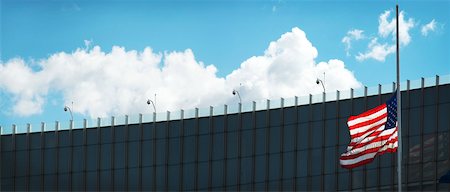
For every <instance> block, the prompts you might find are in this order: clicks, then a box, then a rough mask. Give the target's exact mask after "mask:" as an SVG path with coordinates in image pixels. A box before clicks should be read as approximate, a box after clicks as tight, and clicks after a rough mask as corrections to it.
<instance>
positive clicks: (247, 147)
mask: <svg viewBox="0 0 450 192" xmlns="http://www.w3.org/2000/svg"><path fill="white" fill-rule="evenodd" d="M253 139H254V138H253V130H251V129H250V130H244V131H242V136H241V142H242V143H241V150H242V151H241V155H242V157H250V156H252V155H253Z"/></svg>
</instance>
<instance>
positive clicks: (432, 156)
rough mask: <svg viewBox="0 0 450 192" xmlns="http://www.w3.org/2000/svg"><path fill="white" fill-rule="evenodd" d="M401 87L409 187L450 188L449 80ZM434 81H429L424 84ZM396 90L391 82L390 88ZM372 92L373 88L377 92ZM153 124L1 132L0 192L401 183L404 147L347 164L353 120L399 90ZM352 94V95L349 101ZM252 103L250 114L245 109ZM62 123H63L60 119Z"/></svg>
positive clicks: (298, 188)
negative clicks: (342, 161)
mask: <svg viewBox="0 0 450 192" xmlns="http://www.w3.org/2000/svg"><path fill="white" fill-rule="evenodd" d="M428 83H429V82H425V80H424V79H422V80H421V86H419V87H415V88H414V89H412V88H411V87H410V83H409V81H408V84H407V87H406V88H404V89H403V90H404V91H402V124H403V129H402V140H403V142H402V143H403V181H404V182H403V189H405V190H432V191H436V190H442V191H448V190H450V184H449V183H439V182H438V180H439V178H440V177H441V176H442V175H445V174H446V173H447V171H449V170H450V157H449V154H450V152H449V151H450V145H449V143H450V139H449V130H450V84H448V83H447V84H442V83H439V78H436V83H435V84H434V85H433V83H431V84H432V85H428ZM426 85H428V86H426ZM390 89H392V88H390ZM369 91H370V90H369ZM375 92H378V93H376V94H372V95H368V94H367V88H366V89H365V90H364V93H363V94H362V95H361V96H359V97H355V96H354V94H355V93H354V91H350V93H349V97H347V98H345V97H343V95H342V93H339V92H337V93H336V95H335V96H333V97H335V99H333V100H331V101H329V100H327V99H325V97H324V96H325V95H323V96H322V99H323V101H322V102H313V100H314V98H313V97H312V96H309V102H308V103H307V104H299V103H300V102H299V101H298V98H295V100H294V104H293V105H289V106H287V105H285V101H284V100H281V101H280V103H277V104H276V105H278V107H271V106H273V103H271V102H272V101H267V103H266V105H267V107H266V109H258V107H257V106H256V103H253V107H252V109H251V110H247V111H245V110H243V111H241V110H240V109H241V107H239V111H240V112H239V111H238V112H236V113H229V112H228V109H227V107H226V106H225V107H224V108H223V109H222V110H223V114H221V115H214V114H215V109H214V108H211V109H210V112H209V115H203V116H202V115H199V111H198V110H196V113H195V114H194V117H185V114H184V112H180V113H179V115H180V118H178V119H175V120H170V117H171V114H170V113H167V118H166V119H167V120H165V121H157V120H156V119H155V121H154V122H142V118H141V120H140V121H141V123H130V122H128V118H127V119H126V120H125V123H123V124H120V125H114V124H115V122H114V119H113V120H112V123H111V125H109V126H102V125H101V123H99V126H97V127H91V128H81V129H69V130H58V129H55V130H53V131H40V132H30V131H28V132H26V133H16V131H15V130H13V131H12V133H8V134H2V135H1V191H13V190H15V191H17V190H36V191H42V190H80V191H84V190H88V191H99V190H100V191H113V190H119V191H124V190H144V191H162V190H165V191H167V190H180V191H181V190H220V191H226V190H230V191H238V190H252V191H263V190H268V191H311V190H329V191H336V190H337V191H347V190H373V191H379V190H396V189H397V172H396V169H397V166H396V164H397V163H396V162H397V159H396V158H397V153H387V154H384V155H382V156H378V157H376V158H375V160H374V161H373V162H372V163H370V164H368V165H365V166H362V167H358V168H355V169H351V170H348V169H344V168H341V167H340V165H339V156H340V155H341V153H343V152H345V149H346V147H347V145H348V143H349V141H350V136H349V132H348V127H347V124H346V123H347V118H348V117H349V116H350V115H355V114H359V113H361V112H363V111H366V110H368V109H370V108H373V107H375V106H377V105H379V104H381V103H383V102H385V101H386V100H387V99H388V98H389V97H390V96H391V93H382V88H381V86H380V87H379V89H378V90H375ZM343 98H345V99H343ZM244 111H245V112H244ZM57 127H58V125H57Z"/></svg>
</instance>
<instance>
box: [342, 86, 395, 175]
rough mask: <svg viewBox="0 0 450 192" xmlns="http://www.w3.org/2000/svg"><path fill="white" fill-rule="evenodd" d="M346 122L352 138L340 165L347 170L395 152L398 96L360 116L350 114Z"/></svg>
mask: <svg viewBox="0 0 450 192" xmlns="http://www.w3.org/2000/svg"><path fill="white" fill-rule="evenodd" d="M347 125H348V127H349V130H350V137H351V141H350V144H349V145H348V147H347V152H345V153H344V154H342V155H341V157H340V158H339V161H340V163H341V166H342V167H344V168H347V169H351V168H355V167H358V166H361V165H365V164H368V163H370V162H372V161H373V159H374V158H375V156H377V155H382V154H384V153H385V152H390V153H393V152H396V151H397V147H398V142H397V140H398V138H397V97H396V95H395V94H394V96H393V97H391V98H390V99H389V100H388V101H386V103H384V104H382V105H380V106H378V107H375V108H373V109H370V110H368V111H366V112H364V113H362V114H360V115H357V116H351V117H350V118H349V119H348V122H347Z"/></svg>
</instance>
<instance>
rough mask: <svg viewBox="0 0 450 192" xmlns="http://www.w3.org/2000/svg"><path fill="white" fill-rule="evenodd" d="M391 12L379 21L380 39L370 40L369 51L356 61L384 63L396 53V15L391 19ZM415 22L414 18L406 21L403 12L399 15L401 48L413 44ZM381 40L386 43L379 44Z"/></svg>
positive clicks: (373, 38) (387, 12)
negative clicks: (412, 32)
mask: <svg viewBox="0 0 450 192" xmlns="http://www.w3.org/2000/svg"><path fill="white" fill-rule="evenodd" d="M390 18H391V11H385V12H384V13H382V14H381V15H380V16H379V19H378V37H372V38H370V39H371V41H370V42H369V44H368V46H367V47H368V50H367V51H366V52H365V53H359V54H358V55H357V56H355V58H356V60H358V61H364V60H366V59H374V60H377V61H381V62H384V61H385V60H386V57H387V56H388V55H390V54H392V53H395V44H396V42H395V41H396V36H397V30H396V22H397V19H396V18H395V15H394V17H393V18H391V19H390ZM415 25H416V24H415V22H414V19H413V18H408V19H405V13H404V12H403V11H401V12H400V13H399V41H400V46H403V47H404V46H407V45H408V44H409V43H410V42H411V35H410V30H411V29H412V28H414V26H415ZM389 36H391V39H392V40H391V41H388V42H385V39H386V38H388V37H389ZM379 38H382V39H381V41H383V42H384V43H379V42H378V41H380V39H379Z"/></svg>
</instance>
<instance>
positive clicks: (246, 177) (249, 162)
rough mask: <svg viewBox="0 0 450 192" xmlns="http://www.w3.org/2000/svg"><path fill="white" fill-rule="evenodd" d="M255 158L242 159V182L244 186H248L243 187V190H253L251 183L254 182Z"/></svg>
mask: <svg viewBox="0 0 450 192" xmlns="http://www.w3.org/2000/svg"><path fill="white" fill-rule="evenodd" d="M252 166H253V158H251V157H249V158H243V159H242V160H241V173H240V175H241V178H240V184H241V185H243V186H247V187H245V188H241V190H251V186H250V185H246V184H251V183H252V180H251V179H252V175H253V167H252Z"/></svg>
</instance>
